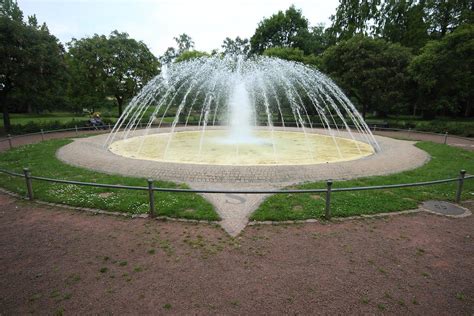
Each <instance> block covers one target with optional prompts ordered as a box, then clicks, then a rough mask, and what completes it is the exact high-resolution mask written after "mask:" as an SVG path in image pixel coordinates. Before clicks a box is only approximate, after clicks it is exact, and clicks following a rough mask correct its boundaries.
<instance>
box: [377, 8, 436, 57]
mask: <svg viewBox="0 0 474 316" xmlns="http://www.w3.org/2000/svg"><path fill="white" fill-rule="evenodd" d="M425 19H426V14H425V4H424V1H421V2H420V1H416V0H385V1H384V2H382V5H381V9H380V14H379V16H378V18H377V34H378V35H380V36H381V37H383V38H384V39H386V40H388V41H390V42H394V43H400V44H402V45H403V46H406V47H411V48H413V49H415V51H418V50H419V49H420V48H422V47H423V46H424V45H425V44H426V42H427V41H428V24H427V23H426V22H425Z"/></svg>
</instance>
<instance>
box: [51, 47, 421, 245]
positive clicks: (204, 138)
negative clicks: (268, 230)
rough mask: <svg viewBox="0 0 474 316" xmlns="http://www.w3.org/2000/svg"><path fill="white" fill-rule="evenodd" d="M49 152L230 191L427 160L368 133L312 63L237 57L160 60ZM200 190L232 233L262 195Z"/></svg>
mask: <svg viewBox="0 0 474 316" xmlns="http://www.w3.org/2000/svg"><path fill="white" fill-rule="evenodd" d="M104 144H105V146H104ZM375 153H376V154H375ZM400 153H403V154H400ZM57 156H58V158H59V159H61V160H63V161H65V162H67V163H70V164H73V165H75V166H79V167H84V168H90V169H94V170H98V171H100V172H106V173H112V174H121V175H127V176H134V177H143V178H145V177H146V178H151V179H159V180H169V181H173V182H181V183H186V184H187V185H189V186H190V187H191V188H193V189H200V190H203V189H204V190H208V189H220V190H231V191H238V190H262V189H279V188H283V187H285V186H288V185H292V184H295V183H302V182H306V181H310V182H314V181H318V180H327V179H334V180H336V179H350V178H357V177H366V176H374V175H382V174H388V173H395V172H400V171H403V170H407V169H412V168H415V167H417V166H421V165H422V164H424V163H425V162H426V161H427V159H429V157H428V156H427V154H426V153H425V152H423V151H422V150H420V149H418V148H416V147H415V146H413V143H412V142H405V141H400V140H395V139H390V138H385V137H380V136H377V140H376V139H375V137H374V136H373V135H372V133H371V132H370V130H369V128H368V127H367V125H366V124H365V122H364V121H363V119H362V117H361V115H360V114H359V113H358V112H357V110H356V109H355V107H354V105H353V104H352V103H351V102H350V101H349V99H348V98H347V97H346V96H345V95H344V94H343V93H342V92H341V90H340V89H339V88H338V87H337V86H336V85H335V84H334V82H332V81H331V80H330V79H329V78H328V77H326V76H325V75H323V74H322V73H321V72H319V71H318V70H316V69H315V68H312V67H308V66H305V65H303V64H300V63H294V62H289V61H284V60H280V59H275V58H269V57H255V58H250V59H244V58H242V57H238V56H225V57H217V56H216V57H206V58H199V59H193V60H190V61H186V62H180V63H176V64H172V65H170V66H169V67H168V68H167V69H165V71H162V73H161V74H160V75H159V76H157V77H155V78H153V79H152V80H151V81H150V82H149V83H148V84H147V85H146V86H145V87H144V88H143V89H142V91H141V92H140V93H139V94H138V95H137V96H136V97H134V98H133V100H131V102H130V103H129V105H128V106H127V108H126V109H125V111H124V113H123V115H122V116H121V117H120V119H119V120H118V122H117V124H116V125H115V126H114V128H113V130H112V131H111V133H109V134H108V135H97V136H92V137H88V138H80V139H76V140H74V142H73V143H71V144H68V145H66V146H64V147H62V148H61V149H60V150H59V151H58V153H57ZM394 157H396V159H394ZM203 196H204V197H206V198H207V199H208V200H209V201H210V202H211V203H212V204H213V205H214V206H215V209H216V211H217V212H218V213H219V215H220V217H221V219H222V220H221V221H220V224H221V225H222V227H223V228H224V229H225V230H226V231H227V232H228V233H229V234H231V235H232V236H235V235H237V234H238V233H239V232H240V231H241V230H242V229H243V228H244V227H245V225H246V224H247V222H248V218H249V216H250V214H251V213H252V211H253V210H255V209H256V208H257V207H258V205H259V203H261V201H262V200H263V199H264V198H265V197H266V195H261V194H225V195H224V194H209V193H204V194H203Z"/></svg>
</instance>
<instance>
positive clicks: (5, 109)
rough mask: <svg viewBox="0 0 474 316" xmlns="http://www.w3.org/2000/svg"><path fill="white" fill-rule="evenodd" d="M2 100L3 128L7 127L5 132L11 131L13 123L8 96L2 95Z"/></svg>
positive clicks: (0, 99)
mask: <svg viewBox="0 0 474 316" xmlns="http://www.w3.org/2000/svg"><path fill="white" fill-rule="evenodd" d="M0 101H1V103H2V113H3V128H4V129H5V132H7V133H8V132H10V130H11V124H10V113H9V112H8V104H7V102H6V101H7V100H6V97H4V96H2V97H1V98H0Z"/></svg>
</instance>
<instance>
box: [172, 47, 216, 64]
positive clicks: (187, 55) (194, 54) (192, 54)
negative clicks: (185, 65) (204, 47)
mask: <svg viewBox="0 0 474 316" xmlns="http://www.w3.org/2000/svg"><path fill="white" fill-rule="evenodd" d="M207 56H209V54H208V53H206V52H201V51H198V50H187V51H184V52H182V53H181V55H179V56H178V57H176V59H175V60H174V62H176V63H179V62H182V61H185V60H190V59H194V58H199V57H207Z"/></svg>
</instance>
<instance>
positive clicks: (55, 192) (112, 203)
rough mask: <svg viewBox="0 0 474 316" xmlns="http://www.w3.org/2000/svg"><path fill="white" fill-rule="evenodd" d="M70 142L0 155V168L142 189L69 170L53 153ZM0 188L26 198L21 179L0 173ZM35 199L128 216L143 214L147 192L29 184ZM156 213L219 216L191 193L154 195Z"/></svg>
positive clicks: (133, 181) (134, 182)
mask: <svg viewBox="0 0 474 316" xmlns="http://www.w3.org/2000/svg"><path fill="white" fill-rule="evenodd" d="M70 142H71V140H68V139H62V140H51V141H46V142H42V143H38V144H33V145H26V146H23V147H18V148H14V149H12V150H10V151H7V152H5V153H2V154H0V168H3V169H8V170H13V171H16V172H20V173H21V172H22V170H23V168H24V167H27V168H30V170H31V172H32V174H33V175H35V176H43V177H49V178H57V179H66V180H75V181H83V182H97V183H106V184H122V185H130V186H146V185H147V183H146V181H145V179H140V178H132V177H124V176H118V175H109V174H104V173H99V172H95V171H91V170H87V169H83V168H78V167H73V166H70V165H67V164H64V163H63V162H61V161H59V160H58V159H57V158H56V156H55V154H56V151H57V150H58V149H59V148H60V147H62V146H64V145H66V144H68V143H70ZM0 186H1V187H4V188H6V189H8V190H10V191H13V192H16V193H19V194H21V195H26V188H25V180H24V179H23V178H18V177H11V176H7V175H5V174H0ZM155 186H157V187H170V188H177V187H179V188H187V186H185V185H178V184H175V183H172V182H165V181H156V182H155ZM33 189H34V194H35V198H37V199H39V200H43V201H48V202H54V203H63V204H68V205H72V206H78V207H88V208H98V209H102V210H109V211H119V212H125V213H130V214H143V213H147V211H148V195H147V194H148V192H147V191H132V190H118V189H104V188H94V187H85V186H76V185H69V184H54V183H48V182H43V181H36V180H34V181H33ZM155 206H156V214H157V215H159V216H169V217H181V218H188V219H205V220H218V219H219V217H218V215H217V213H216V212H215V211H214V209H213V207H212V205H211V204H210V203H209V202H207V201H206V200H205V199H204V198H203V197H201V196H200V195H197V194H193V193H179V194H176V193H166V192H156V193H155Z"/></svg>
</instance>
